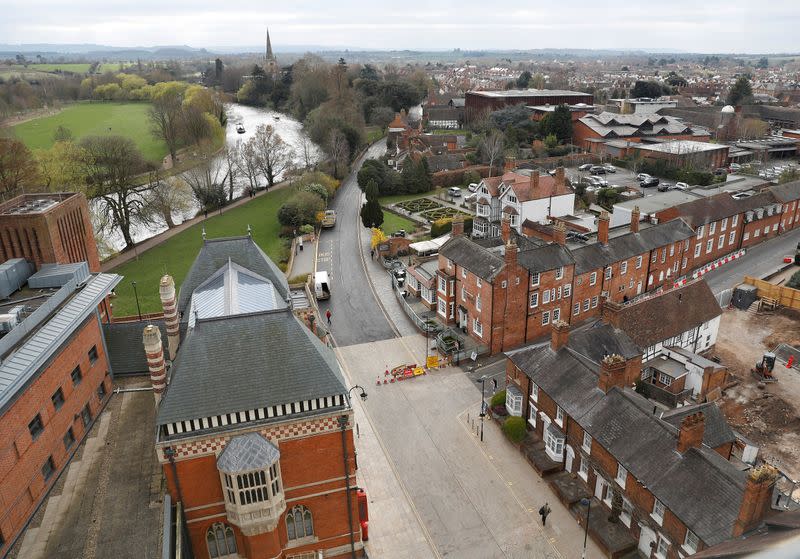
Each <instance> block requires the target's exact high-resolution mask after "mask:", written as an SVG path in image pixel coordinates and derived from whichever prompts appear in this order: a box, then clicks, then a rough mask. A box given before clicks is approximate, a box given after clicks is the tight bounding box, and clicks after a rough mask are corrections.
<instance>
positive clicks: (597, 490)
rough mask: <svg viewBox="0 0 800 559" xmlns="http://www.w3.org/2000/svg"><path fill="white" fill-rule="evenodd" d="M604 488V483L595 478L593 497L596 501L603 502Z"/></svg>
mask: <svg viewBox="0 0 800 559" xmlns="http://www.w3.org/2000/svg"><path fill="white" fill-rule="evenodd" d="M605 487H606V481H605V480H604V479H603V478H601V477H600V476H597V483H596V484H595V486H594V496H595V497H596V498H597V500H598V501H602V500H603V489H605Z"/></svg>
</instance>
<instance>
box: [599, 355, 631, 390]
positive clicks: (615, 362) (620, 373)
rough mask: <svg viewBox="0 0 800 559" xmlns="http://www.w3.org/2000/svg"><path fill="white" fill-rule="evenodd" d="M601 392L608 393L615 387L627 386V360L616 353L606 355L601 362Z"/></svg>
mask: <svg viewBox="0 0 800 559" xmlns="http://www.w3.org/2000/svg"><path fill="white" fill-rule="evenodd" d="M598 386H599V388H600V390H602V391H603V392H606V393H607V392H608V391H609V390H611V389H612V388H613V387H615V386H618V387H619V388H623V387H624V386H625V358H624V357H622V356H621V355H618V354H616V353H614V354H612V355H606V356H605V357H603V360H602V361H601V362H600V382H599V383H598Z"/></svg>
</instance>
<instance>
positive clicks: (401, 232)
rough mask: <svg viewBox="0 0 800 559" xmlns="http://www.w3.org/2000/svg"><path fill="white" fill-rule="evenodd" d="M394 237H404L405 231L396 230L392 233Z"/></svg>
mask: <svg viewBox="0 0 800 559" xmlns="http://www.w3.org/2000/svg"><path fill="white" fill-rule="evenodd" d="M394 236H395V237H405V236H406V230H405V229H398V230H397V231H395V232H394Z"/></svg>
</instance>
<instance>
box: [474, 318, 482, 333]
mask: <svg viewBox="0 0 800 559" xmlns="http://www.w3.org/2000/svg"><path fill="white" fill-rule="evenodd" d="M472 331H473V332H475V333H476V334H477V335H478V336H480V337H483V324H481V321H480V320H478V319H477V318H473V319H472Z"/></svg>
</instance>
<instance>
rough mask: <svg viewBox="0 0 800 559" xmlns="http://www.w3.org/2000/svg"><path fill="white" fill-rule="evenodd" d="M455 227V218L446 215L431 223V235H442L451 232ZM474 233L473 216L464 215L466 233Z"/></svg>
mask: <svg viewBox="0 0 800 559" xmlns="http://www.w3.org/2000/svg"><path fill="white" fill-rule="evenodd" d="M452 229H453V218H452V217H444V218H442V219H437V220H436V221H434V222H433V224H431V237H434V238H435V237H441V236H442V235H444V234H445V233H449V232H450V231H452ZM470 233H472V217H466V216H465V217H464V234H465V235H469V234H470Z"/></svg>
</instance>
